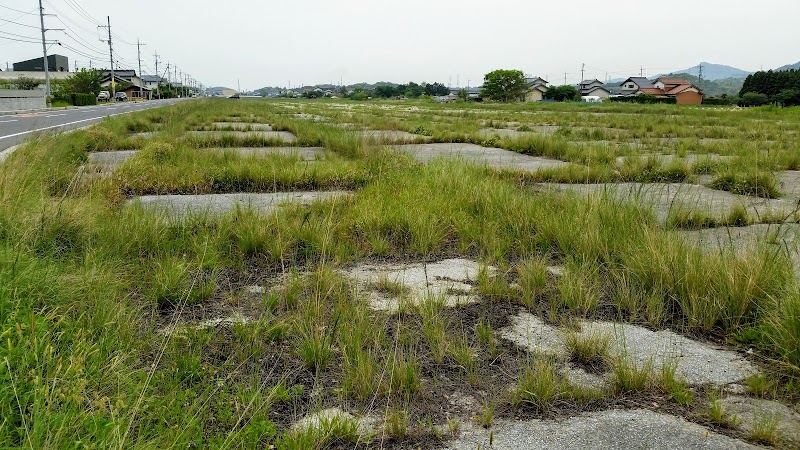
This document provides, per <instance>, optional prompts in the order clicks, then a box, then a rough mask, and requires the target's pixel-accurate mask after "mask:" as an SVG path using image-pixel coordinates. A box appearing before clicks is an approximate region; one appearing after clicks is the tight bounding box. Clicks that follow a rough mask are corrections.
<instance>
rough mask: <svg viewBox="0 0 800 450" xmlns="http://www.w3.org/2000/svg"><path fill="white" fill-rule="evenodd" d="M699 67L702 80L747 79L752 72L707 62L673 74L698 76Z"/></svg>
mask: <svg viewBox="0 0 800 450" xmlns="http://www.w3.org/2000/svg"><path fill="white" fill-rule="evenodd" d="M700 66H703V79H704V80H711V81H717V80H726V79H729V78H741V79H744V78H747V76H748V75H750V74H751V73H752V72H748V71H746V70H742V69H738V68H736V67H732V66H726V65H724V64H712V63H708V62H701V63H700V64H698V65H696V66H694V67H690V68H688V69H683V70H679V71H676V72H675V73H686V74H689V75H694V76H695V77H696V76H699V74H700Z"/></svg>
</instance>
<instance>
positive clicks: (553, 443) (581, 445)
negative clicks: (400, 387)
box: [445, 409, 758, 450]
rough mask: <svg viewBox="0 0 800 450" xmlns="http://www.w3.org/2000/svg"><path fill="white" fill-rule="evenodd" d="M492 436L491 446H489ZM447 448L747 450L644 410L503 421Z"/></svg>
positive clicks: (730, 440) (701, 429) (476, 430)
mask: <svg viewBox="0 0 800 450" xmlns="http://www.w3.org/2000/svg"><path fill="white" fill-rule="evenodd" d="M490 432H491V435H492V436H491V438H492V439H491V440H492V444H491V445H490ZM445 448H446V449H450V450H475V449H477V448H481V449H498V450H499V449H504V450H505V449H508V450H540V449H541V450H544V449H552V450H586V449H597V450H601V449H602V450H630V449H651V450H656V449H658V450H660V449H663V450H677V449H697V450H700V449H705V450H745V449H747V450H749V449H757V448H758V447H755V446H753V445H750V444H748V443H746V442H742V441H739V440H736V439H734V438H731V437H728V436H724V435H721V434H717V433H714V432H712V431H711V430H709V429H707V428H705V427H702V426H700V425H697V424H694V423H691V422H687V421H686V420H684V419H682V418H679V417H675V416H670V415H666V414H661V413H656V412H653V411H649V410H645V409H637V410H617V409H613V410H608V411H599V412H593V413H589V414H585V415H581V416H576V417H571V418H569V419H565V420H546V421H545V420H529V421H501V422H499V423H497V424H496V425H495V426H494V427H492V428H491V430H485V429H483V428H478V427H476V426H469V427H468V428H465V429H464V431H463V433H462V434H461V435H460V436H459V437H458V438H457V439H455V440H454V441H453V442H451V443H450V444H449V445H448V446H447V447H445Z"/></svg>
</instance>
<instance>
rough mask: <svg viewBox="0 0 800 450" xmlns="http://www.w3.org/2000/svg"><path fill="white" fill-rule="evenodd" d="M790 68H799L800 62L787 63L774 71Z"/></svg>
mask: <svg viewBox="0 0 800 450" xmlns="http://www.w3.org/2000/svg"><path fill="white" fill-rule="evenodd" d="M792 69H794V70H800V62H796V63H794V64H787V65H785V66H781V67H778V68H777V69H775V72H779V71H782V70H792Z"/></svg>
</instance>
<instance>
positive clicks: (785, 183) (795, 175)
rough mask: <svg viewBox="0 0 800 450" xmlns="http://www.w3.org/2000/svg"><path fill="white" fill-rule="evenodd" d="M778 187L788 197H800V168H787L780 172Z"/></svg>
mask: <svg viewBox="0 0 800 450" xmlns="http://www.w3.org/2000/svg"><path fill="white" fill-rule="evenodd" d="M777 178H778V189H780V191H781V194H783V195H784V196H785V197H786V198H791V199H795V200H797V199H800V170H786V171H783V172H779V173H778V177H777Z"/></svg>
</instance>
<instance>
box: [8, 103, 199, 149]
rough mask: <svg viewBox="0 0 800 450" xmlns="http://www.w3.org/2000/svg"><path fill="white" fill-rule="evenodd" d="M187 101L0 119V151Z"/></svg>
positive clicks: (42, 113)
mask: <svg viewBox="0 0 800 450" xmlns="http://www.w3.org/2000/svg"><path fill="white" fill-rule="evenodd" d="M184 100H190V99H169V100H151V101H147V102H137V103H134V102H125V103H114V104H110V105H96V106H82V107H78V108H72V109H54V110H46V111H38V112H31V113H25V114H14V115H3V116H0V151H2V150H5V149H7V148H9V147H12V146H14V145H17V144H19V143H21V142H22V141H24V140H25V139H26V138H28V137H29V136H31V135H33V134H36V133H41V132H47V131H65V130H70V129H74V128H80V127H85V126H87V125H92V124H94V123H97V122H99V121H101V120H103V119H104V118H106V117H112V116H118V115H121V114H128V113H132V112H137V111H144V110H147V109H152V108H158V107H161V106H167V105H173V104H175V103H177V102H180V101H184Z"/></svg>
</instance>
